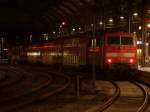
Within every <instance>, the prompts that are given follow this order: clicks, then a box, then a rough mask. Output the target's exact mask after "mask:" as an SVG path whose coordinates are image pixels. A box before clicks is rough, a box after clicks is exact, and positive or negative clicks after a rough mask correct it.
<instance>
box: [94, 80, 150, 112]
mask: <svg viewBox="0 0 150 112" xmlns="http://www.w3.org/2000/svg"><path fill="white" fill-rule="evenodd" d="M116 83H117V85H118V86H119V87H120V90H121V93H120V96H119V97H118V98H117V100H116V101H115V102H114V103H113V104H112V105H111V106H110V107H109V108H106V109H105V110H104V111H103V112H144V110H145V109H146V107H147V104H148V93H147V91H146V89H145V88H143V86H141V85H140V84H139V83H137V82H116ZM96 112H101V111H99V110H98V111H96Z"/></svg>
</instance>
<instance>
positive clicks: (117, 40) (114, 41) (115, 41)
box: [107, 36, 133, 45]
mask: <svg viewBox="0 0 150 112" xmlns="http://www.w3.org/2000/svg"><path fill="white" fill-rule="evenodd" d="M107 44H108V45H133V38H132V37H121V36H120V37H108V40H107Z"/></svg>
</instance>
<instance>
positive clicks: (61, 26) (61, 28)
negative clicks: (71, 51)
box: [59, 21, 66, 71]
mask: <svg viewBox="0 0 150 112" xmlns="http://www.w3.org/2000/svg"><path fill="white" fill-rule="evenodd" d="M65 24H66V23H65V22H64V21H63V22H62V23H61V25H60V26H59V32H60V47H61V51H60V52H61V62H60V63H61V66H60V68H59V70H60V71H62V68H63V59H64V58H63V56H64V52H63V38H62V37H63V32H62V30H63V27H64V26H65Z"/></svg>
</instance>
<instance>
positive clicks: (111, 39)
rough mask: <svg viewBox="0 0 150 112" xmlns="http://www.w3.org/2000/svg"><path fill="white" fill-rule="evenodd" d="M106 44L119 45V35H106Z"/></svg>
mask: <svg viewBox="0 0 150 112" xmlns="http://www.w3.org/2000/svg"><path fill="white" fill-rule="evenodd" d="M107 44H108V45H120V38H119V37H108V40H107Z"/></svg>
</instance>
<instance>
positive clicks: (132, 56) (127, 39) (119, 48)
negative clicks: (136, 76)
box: [104, 33, 137, 71]
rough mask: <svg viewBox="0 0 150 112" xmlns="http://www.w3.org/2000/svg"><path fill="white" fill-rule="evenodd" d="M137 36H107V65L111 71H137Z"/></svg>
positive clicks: (123, 34)
mask: <svg viewBox="0 0 150 112" xmlns="http://www.w3.org/2000/svg"><path fill="white" fill-rule="evenodd" d="M136 43H137V36H136V34H131V33H112V34H107V35H105V47H104V49H105V50H104V51H105V64H106V66H107V67H108V68H109V69H115V70H116V69H117V70H119V71H120V70H127V69H130V70H133V69H135V70H136V69H137V45H136Z"/></svg>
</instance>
